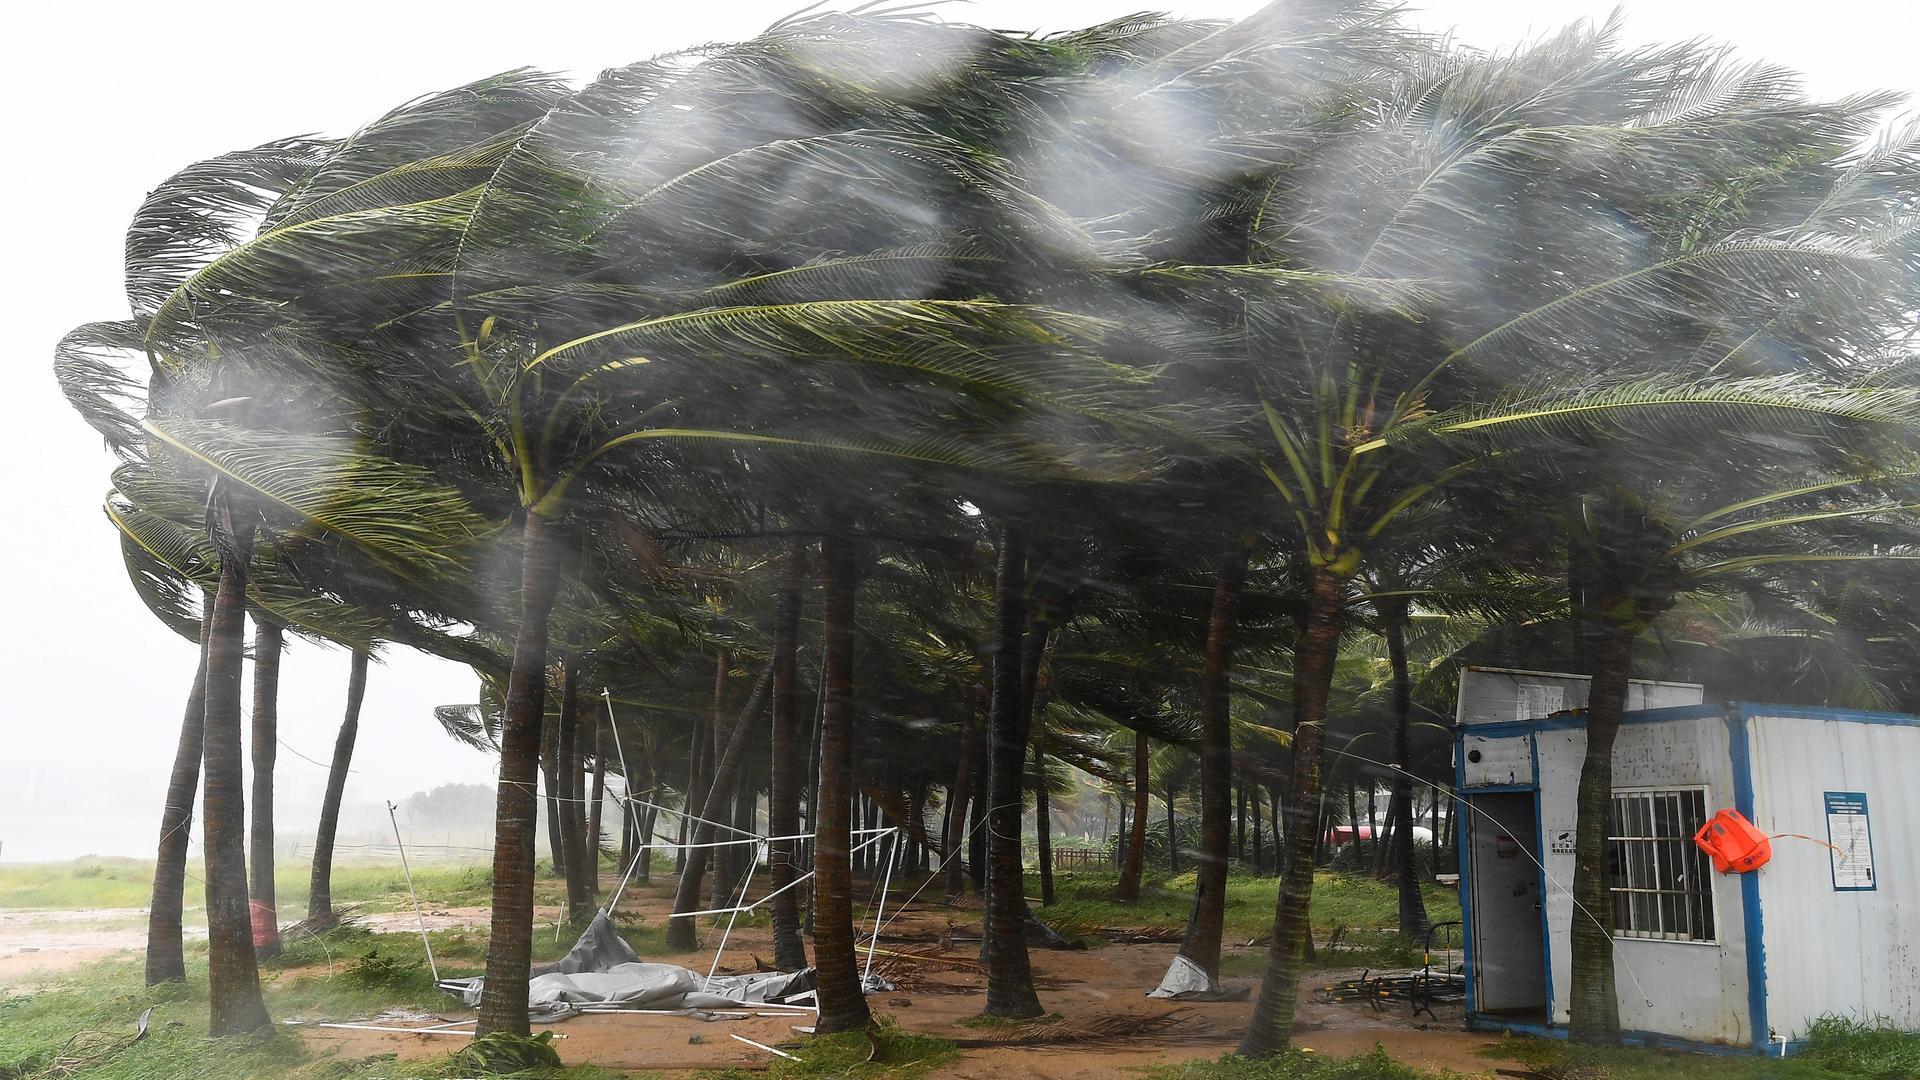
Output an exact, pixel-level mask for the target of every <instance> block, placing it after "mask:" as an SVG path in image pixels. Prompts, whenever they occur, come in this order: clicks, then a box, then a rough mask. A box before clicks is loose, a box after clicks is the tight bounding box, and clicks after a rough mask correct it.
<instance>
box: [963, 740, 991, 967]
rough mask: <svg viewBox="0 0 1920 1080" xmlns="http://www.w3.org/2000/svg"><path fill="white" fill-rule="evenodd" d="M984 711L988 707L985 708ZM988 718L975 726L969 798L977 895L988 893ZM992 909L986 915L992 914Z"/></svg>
mask: <svg viewBox="0 0 1920 1080" xmlns="http://www.w3.org/2000/svg"><path fill="white" fill-rule="evenodd" d="M983 712H984V710H983ZM987 738H988V736H987V719H986V717H985V716H984V715H982V716H981V717H980V722H979V723H977V724H975V725H974V727H973V782H972V791H973V797H972V798H970V799H968V800H967V878H968V879H969V880H970V881H972V883H973V892H974V895H975V896H980V897H984V896H986V895H987V826H986V817H987V807H988V806H989V805H990V804H989V802H988V801H987V790H988V788H987V768H988V761H987V758H988V753H989V751H988V746H987ZM991 917H992V913H991V912H990V911H989V912H988V914H987V915H985V916H983V918H991ZM981 931H982V932H981V938H980V941H981V947H982V948H985V947H986V940H987V939H986V935H985V926H984V925H983V926H982V928H981Z"/></svg>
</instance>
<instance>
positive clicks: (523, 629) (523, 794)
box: [478, 512, 560, 1035]
mask: <svg viewBox="0 0 1920 1080" xmlns="http://www.w3.org/2000/svg"><path fill="white" fill-rule="evenodd" d="M558 528H559V526H558V524H557V523H555V522H551V521H548V520H547V519H546V518H543V517H541V516H540V515H539V514H535V513H531V512H529V513H528V514H527V519H526V524H525V526H524V532H523V534H522V535H523V542H522V550H521V555H520V629H519V633H518V635H517V636H516V637H515V639H514V644H513V668H512V671H511V672H510V674H509V675H508V677H507V707H506V717H505V722H504V724H503V725H502V728H501V732H500V784H499V787H498V790H497V792H496V795H495V799H494V841H493V913H492V917H491V920H490V922H489V926H490V928H491V930H490V936H489V938H488V940H487V974H486V984H485V987H484V988H483V989H482V991H481V994H480V1021H479V1025H478V1030H479V1034H482V1035H484V1034H487V1033H488V1032H493V1031H507V1032H512V1033H514V1034H516V1035H525V1034H526V1033H527V971H528V968H529V967H530V966H531V964H532V960H533V878H534V853H533V842H534V831H535V830H534V819H535V812H536V806H537V804H536V802H535V799H534V789H533V785H534V776H535V774H536V772H538V769H539V757H540V728H541V720H542V718H543V716H544V715H545V713H546V703H547V617H548V615H549V614H551V612H552V610H553V601H554V597H555V595H556V593H557V592H558V585H559V576H560V573H559V572H560V567H559V552H558V551H557V550H556V549H555V548H556V542H557V541H558V539H559V538H558V537H557V536H556V535H554V534H555V533H556V532H557V531H558Z"/></svg>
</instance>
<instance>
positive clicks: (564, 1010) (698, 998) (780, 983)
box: [440, 914, 813, 1021]
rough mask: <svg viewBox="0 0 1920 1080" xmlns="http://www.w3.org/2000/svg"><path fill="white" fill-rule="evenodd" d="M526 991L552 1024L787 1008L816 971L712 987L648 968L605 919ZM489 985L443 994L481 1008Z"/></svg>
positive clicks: (673, 971) (538, 1014)
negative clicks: (607, 1015) (607, 1014)
mask: <svg viewBox="0 0 1920 1080" xmlns="http://www.w3.org/2000/svg"><path fill="white" fill-rule="evenodd" d="M541 970H542V972H543V973H542V974H537V975H535V976H534V977H533V979H532V980H530V981H529V982H528V983H527V1013H528V1015H529V1016H530V1017H531V1018H533V1019H535V1020H542V1021H552V1020H559V1019H562V1018H564V1017H568V1016H572V1015H574V1014H576V1013H579V1012H582V1011H583V1010H585V1009H587V1008H590V1007H594V1006H599V1007H603V1008H616V1009H651V1010H661V1011H667V1010H676V1009H688V1010H701V1009H736V1008H739V1007H740V1006H741V1005H750V1004H762V1003H780V1002H781V1001H782V1000H783V999H785V998H787V997H789V996H792V995H798V994H803V993H805V992H806V991H809V990H812V989H813V969H812V968H807V969H806V970H804V971H795V972H779V971H771V972H754V973H751V974H746V975H715V976H713V977H712V978H711V979H709V978H708V977H707V976H705V975H702V974H700V973H699V972H696V971H690V970H688V969H686V968H683V967H681V966H679V965H678V964H649V963H645V962H643V961H641V960H640V959H639V958H638V957H637V956H635V955H634V952H633V950H632V949H631V948H629V947H628V946H627V943H626V941H625V940H624V939H622V938H621V937H620V935H618V934H616V933H615V932H614V930H613V924H612V923H610V922H608V921H607V917H606V916H605V915H604V914H602V915H599V916H596V917H595V918H594V920H593V924H592V925H591V926H589V927H587V932H586V933H584V934H582V935H580V941H579V943H578V944H576V945H575V946H574V947H573V948H572V949H571V950H570V951H569V952H568V953H567V955H566V956H564V957H562V958H561V959H560V960H559V961H557V962H556V963H554V964H551V965H545V966H543V968H542V969H541ZM484 981H485V980H483V979H449V980H446V981H444V982H442V983H441V984H440V985H441V987H442V988H444V989H446V990H448V991H450V992H452V993H455V994H458V995H459V996H460V998H461V1000H463V1001H465V1002H466V1003H467V1004H468V1005H470V1006H478V1005H479V1004H480V989H481V985H482V983H483V982H484Z"/></svg>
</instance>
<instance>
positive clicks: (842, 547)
mask: <svg viewBox="0 0 1920 1080" xmlns="http://www.w3.org/2000/svg"><path fill="white" fill-rule="evenodd" d="M848 525H849V522H848V521H847V518H846V515H845V513H844V512H840V511H837V510H836V511H830V512H829V522H828V527H827V531H826V535H825V536H824V537H823V538H822V539H821V541H820V564H821V567H820V569H821V574H820V576H821V592H822V594H823V597H822V611H821V617H822V621H823V623H824V630H825V637H826V665H825V672H826V674H825V678H824V680H823V682H824V684H825V685H824V687H823V694H824V700H823V702H822V706H821V710H820V778H819V786H818V787H817V788H816V789H815V799H814V802H813V803H812V805H811V807H810V810H811V812H812V814H813V818H814V829H813V836H814V855H813V858H814V877H813V882H814V902H813V907H814V938H813V957H814V969H815V972H816V976H817V978H816V983H817V987H818V993H817V996H816V1000H817V1001H818V1003H819V1006H820V1013H819V1016H818V1018H817V1019H816V1021H815V1023H814V1029H815V1031H817V1032H818V1033H820V1034H822V1035H829V1034H832V1033H834V1032H836V1031H855V1030H859V1029H863V1028H865V1027H866V1026H867V1024H868V1023H869V1022H871V1020H872V1018H873V1017H872V1013H870V1012H869V1011H868V1010H867V998H866V994H865V993H864V992H863V991H862V988H861V986H860V969H859V967H858V966H857V963H856V960H855V958H854V952H853V877H852V873H851V871H850V870H849V868H848V865H847V849H848V847H849V840H850V832H851V826H850V824H849V822H848V816H849V814H850V811H851V805H852V795H853V631H854V608H855V602H856V595H857V591H858V588H859V585H858V578H857V574H858V569H859V567H858V561H857V558H856V556H855V553H854V540H853V538H852V537H850V536H848V535H847V534H846V533H847V528H848Z"/></svg>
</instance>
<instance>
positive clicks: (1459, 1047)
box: [281, 882, 1495, 1080]
mask: <svg viewBox="0 0 1920 1080" xmlns="http://www.w3.org/2000/svg"><path fill="white" fill-rule="evenodd" d="M670 903H671V892H670V887H669V885H668V884H663V883H659V882H656V883H655V884H654V885H652V886H651V887H647V888H640V889H634V888H630V889H629V890H628V895H627V897H626V899H625V900H623V901H622V903H621V912H622V914H623V915H625V916H628V917H636V916H637V917H640V918H644V919H646V920H647V921H648V922H649V923H657V921H658V920H660V919H661V918H663V917H664V915H665V913H666V911H667V910H668V909H669V907H670ZM478 914H479V915H480V916H482V917H484V912H480V913H478ZM447 917H448V918H450V919H461V918H470V917H471V916H470V914H469V913H468V912H467V911H464V910H460V909H455V910H452V911H449V912H448V913H447ZM406 925H407V927H410V926H411V925H412V924H411V922H410V921H409V922H408V923H407V924H406ZM449 925H452V924H449ZM402 928H406V927H402ZM978 930H979V913H978V911H977V910H971V911H969V910H964V909H963V910H948V909H946V908H943V907H940V906H939V905H937V904H927V903H924V902H920V903H916V904H914V905H913V906H912V907H911V908H910V909H908V911H907V912H906V913H905V914H904V915H902V916H901V917H900V918H899V919H898V920H897V921H890V923H889V925H888V927H887V931H886V933H885V934H884V935H883V936H882V939H881V947H882V948H892V949H895V950H899V951H911V952H916V953H922V954H940V955H944V956H946V957H950V958H952V959H954V960H956V961H959V962H958V963H956V964H952V965H942V964H934V963H912V964H905V965H903V966H902V967H900V968H896V969H895V970H894V971H893V972H892V974H891V977H893V978H894V979H895V981H896V982H897V983H898V984H899V988H898V989H897V990H895V991H893V992H889V993H879V994H875V995H873V997H872V998H870V999H869V1000H870V1001H871V1003H872V1005H873V1007H874V1009H875V1011H876V1012H878V1013H884V1014H888V1015H890V1016H892V1017H893V1019H894V1020H895V1021H896V1022H897V1023H898V1024H899V1025H900V1026H901V1027H902V1028H904V1029H907V1030H909V1031H916V1032H925V1033H928V1034H934V1035H941V1036H944V1037H948V1038H954V1039H980V1038H987V1037H992V1036H993V1035H994V1032H993V1031H992V1030H983V1029H981V1028H977V1027H970V1026H966V1025H965V1024H964V1023H963V1021H965V1020H967V1019H969V1018H970V1017H973V1016H976V1015H977V1014H978V1013H979V1011H980V1007H981V1004H982V1001H983V998H984V994H985V985H986V980H985V976H984V975H982V974H980V973H979V972H977V971H975V970H972V961H973V959H974V956H975V954H976V951H977V945H974V944H968V943H961V944H956V945H953V946H952V947H951V948H946V949H943V948H942V942H941V940H940V939H941V937H942V936H943V935H944V934H949V933H952V934H957V935H959V936H962V937H965V936H968V935H970V934H971V935H977V934H978ZM719 935H720V927H718V926H713V927H703V928H702V938H703V942H702V948H701V949H700V950H698V951H695V952H690V953H684V954H677V955H669V956H649V957H648V959H650V960H651V959H660V960H667V961H670V962H675V963H680V964H684V965H686V966H688V967H692V968H694V969H695V970H700V971H704V970H706V968H707V966H708V965H709V964H710V963H712V960H713V951H712V950H713V947H714V944H715V943H717V941H718V940H719ZM772 951H773V950H772V941H771V932H770V931H769V930H767V929H765V928H758V929H756V928H751V927H748V928H736V929H735V930H734V932H733V935H732V937H731V938H730V939H729V942H728V946H727V951H726V953H725V954H724V955H723V956H722V958H721V964H720V970H721V971H723V972H740V971H751V970H754V967H755V963H756V959H764V958H768V957H771V956H772ZM1174 951H1175V945H1173V944H1142V945H1119V944H1115V945H1107V946H1103V947H1096V948H1092V949H1088V950H1085V951H1078V952H1068V951H1055V950H1048V949H1035V950H1033V953H1032V958H1033V967H1034V975H1035V982H1036V984H1037V987H1038V989H1039V992H1040V1000H1041V1003H1042V1004H1043V1005H1044V1006H1045V1007H1046V1008H1047V1009H1048V1010H1050V1011H1052V1012H1055V1013H1059V1014H1061V1015H1062V1016H1065V1017H1067V1018H1069V1019H1072V1018H1076V1017H1085V1016H1090V1015H1094V1014H1098V1013H1103V1012H1115V1011H1125V1012H1130V1013H1142V1014H1156V1013H1165V1012H1169V1011H1173V1010H1175V1009H1184V1010H1187V1013H1186V1016H1187V1023H1186V1024H1185V1025H1184V1028H1185V1030H1184V1032H1183V1035H1182V1037H1181V1038H1179V1039H1177V1040H1170V1041H1163V1042H1150V1041H1127V1042H1123V1043H1117V1044H1115V1043H1104V1044H1103V1043H1094V1044H1077V1045H1073V1046H1067V1047H996V1048H986V1049H969V1050H966V1051H965V1052H964V1053H963V1054H962V1056H961V1057H960V1059H959V1060H958V1061H956V1062H953V1063H951V1064H949V1065H946V1066H943V1067H942V1068H941V1069H939V1070H938V1071H936V1072H935V1073H934V1075H935V1076H938V1077H943V1078H951V1080H962V1078H969V1080H976V1078H977V1080H1004V1078H1005V1077H1006V1076H1008V1075H1009V1074H1010V1073H1017V1074H1018V1075H1019V1076H1021V1077H1022V1080H1091V1078H1095V1077H1110V1076H1116V1075H1126V1074H1127V1073H1129V1072H1131V1071H1135V1070H1139V1069H1142V1068H1145V1067H1147V1066H1149V1065H1154V1064H1159V1063H1162V1062H1169V1061H1182V1060H1186V1059H1190V1058H1196V1057H1215V1056H1218V1055H1220V1054H1222V1053H1226V1052H1228V1051H1230V1050H1232V1049H1233V1047H1234V1045H1235V1043H1236V1042H1237V1041H1238V1038H1239V1034H1240V1032H1241V1031H1243V1030H1244V1029H1245V1027H1246V1024H1247V1020H1248V1018H1249V1017H1250V1016H1251V1014H1252V1011H1253V1006H1252V1003H1251V1001H1242V1002H1224V1003H1172V1002H1163V1001H1155V1000H1151V999H1148V998H1146V997H1145V996H1144V993H1145V991H1146V990H1147V989H1148V988H1150V987H1152V986H1154V985H1155V984H1157V983H1158V982H1159V981H1160V977H1161V975H1162V974H1163V973H1164V972H1165V970H1166V967H1167V964H1168V962H1169V961H1170V960H1171V959H1172V957H1173V953H1174ZM1230 951H1232V950H1230ZM877 966H878V965H877ZM1343 974H1344V973H1341V972H1325V971H1322V972H1315V973H1313V975H1311V976H1310V977H1309V978H1308V979H1307V980H1305V981H1304V982H1303V984H1302V993H1301V998H1300V1001H1301V1004H1300V1012H1299V1016H1298V1020H1297V1023H1296V1025H1295V1028H1294V1031H1295V1042H1296V1044H1298V1045H1301V1046H1305V1047H1309V1048H1311V1049H1313V1050H1316V1051H1319V1052H1322V1053H1328V1054H1337V1055H1349V1054H1357V1053H1362V1052H1365V1051H1367V1050H1370V1049H1372V1047H1373V1046H1374V1044H1375V1043H1379V1044H1381V1045H1382V1046H1384V1047H1385V1048H1386V1050H1387V1052H1388V1053H1389V1054H1391V1055H1392V1056H1393V1057H1395V1058H1397V1059H1399V1060H1401V1061H1403V1062H1406V1063H1408V1064H1411V1065H1417V1066H1422V1067H1426V1068H1443V1067H1444V1068H1449V1069H1452V1070H1454V1071H1455V1072H1457V1073H1460V1074H1462V1075H1463V1076H1488V1075H1491V1073H1492V1068H1493V1066H1494V1062H1492V1061H1490V1060H1489V1059H1487V1058H1484V1057H1481V1056H1479V1055H1478V1054H1477V1053H1476V1051H1478V1050H1479V1049H1481V1048H1482V1047H1484V1046H1487V1045H1489V1044H1490V1043H1492V1042H1494V1041H1495V1040H1494V1037H1490V1036H1486V1035H1480V1034H1475V1033H1471V1032H1467V1031H1465V1030H1463V1029H1462V1027H1461V1021H1460V1014H1459V1010H1458V1007H1457V1006H1456V1007H1454V1009H1453V1011H1452V1012H1451V1013H1449V1012H1448V1011H1447V1010H1446V1009H1445V1008H1442V1009H1441V1010H1440V1017H1441V1018H1440V1020H1438V1021H1434V1020H1428V1019H1425V1018H1422V1021H1421V1022H1418V1023H1416V1022H1415V1021H1414V1020H1413V1018H1412V1017H1411V1016H1410V1015H1409V1011H1408V1010H1407V1007H1406V1006H1405V1005H1396V1006H1393V1007H1391V1008H1390V1009H1388V1010H1387V1011H1382V1012H1375V1011H1374V1010H1373V1009H1372V1008H1371V1007H1369V1006H1366V1005H1323V1004H1319V1003H1317V1002H1315V1001H1313V1000H1312V995H1311V993H1310V992H1309V991H1310V989H1311V988H1312V987H1314V986H1319V985H1323V984H1325V983H1327V982H1330V981H1333V980H1334V979H1337V978H1339V977H1341V976H1342V975H1343ZM281 977H283V978H299V977H311V976H310V975H309V974H307V973H300V972H291V973H287V974H285V975H282V976H281ZM1227 981H1228V984H1229V985H1244V986H1247V987H1249V988H1252V989H1255V990H1257V989H1258V987H1257V983H1258V980H1257V979H1256V978H1245V979H1229V980H1227ZM439 1015H440V1016H441V1017H443V1018H444V1019H447V1020H454V1019H461V1018H470V1017H471V1016H472V1013H471V1012H470V1011H467V1010H463V1009H459V1008H450V1009H447V1010H443V1011H442V1012H441V1013H440V1014H439ZM803 1022H804V1020H796V1019H794V1018H792V1017H787V1016H777V1017H751V1018H747V1019H739V1020H722V1021H712V1022H708V1021H702V1020H698V1019H695V1018H692V1017H682V1016H580V1017H575V1018H573V1019H570V1020H566V1021H563V1022H561V1023H558V1024H555V1025H552V1027H551V1030H552V1031H553V1032H554V1034H555V1036H556V1041H555V1047H556V1048H557V1049H558V1050H559V1052H560V1057H561V1059H562V1060H563V1061H565V1062H567V1063H568V1064H584V1063H592V1064H595V1065H600V1066H604V1067H609V1068H632V1069H667V1070H670V1069H676V1068H704V1069H711V1068H721V1067H729V1066H732V1067H743V1068H758V1067H763V1066H765V1065H766V1064H767V1063H768V1062H769V1061H770V1060H771V1058H770V1057H769V1056H768V1055H767V1054H766V1053H765V1052H764V1051H762V1050H758V1049H755V1048H753V1047H751V1046H748V1045H746V1044H745V1043H742V1042H739V1041H737V1040H735V1039H733V1038H730V1037H729V1036H731V1035H740V1036H743V1037H745V1038H748V1039H752V1040H754V1041H755V1042H760V1043H766V1044H768V1045H772V1046H791V1045H793V1044H796V1043H798V1042H799V1041H800V1040H802V1039H803V1038H804V1036H803V1035H801V1034H799V1033H797V1032H795V1031H794V1027H795V1025H796V1024H798V1023H803ZM300 1030H301V1034H302V1037H303V1038H305V1039H306V1041H307V1043H308V1045H309V1046H311V1047H313V1048H314V1049H316V1050H319V1051H321V1052H323V1053H327V1052H331V1053H336V1054H339V1055H341V1056H343V1057H350V1058H352V1057H366V1056H370V1055H374V1054H397V1055H399V1056H400V1058H401V1059H403V1060H407V1059H415V1058H421V1057H428V1056H432V1055H436V1054H444V1053H447V1052H448V1051H449V1050H452V1049H454V1048H455V1047H456V1046H458V1045H459V1043H460V1040H459V1038H457V1037H451V1036H436V1035H417V1034H393V1033H384V1032H368V1031H344V1030H338V1029H322V1028H313V1027H304V1028H301V1029H300Z"/></svg>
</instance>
